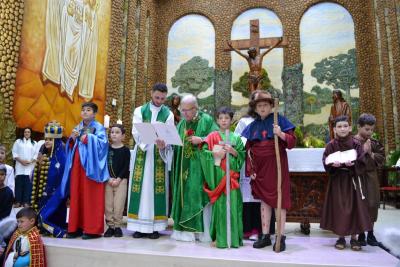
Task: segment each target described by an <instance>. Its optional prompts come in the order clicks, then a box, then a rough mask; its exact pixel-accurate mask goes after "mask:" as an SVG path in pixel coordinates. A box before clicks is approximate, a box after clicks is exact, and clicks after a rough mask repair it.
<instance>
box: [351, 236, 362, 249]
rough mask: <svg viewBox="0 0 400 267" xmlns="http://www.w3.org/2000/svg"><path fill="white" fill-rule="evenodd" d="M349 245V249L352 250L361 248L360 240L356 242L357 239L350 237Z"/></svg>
mask: <svg viewBox="0 0 400 267" xmlns="http://www.w3.org/2000/svg"><path fill="white" fill-rule="evenodd" d="M350 247H351V250H354V251H360V250H361V244H360V242H358V240H357V239H351V240H350Z"/></svg>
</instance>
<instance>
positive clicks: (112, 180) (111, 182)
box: [107, 178, 114, 186]
mask: <svg viewBox="0 0 400 267" xmlns="http://www.w3.org/2000/svg"><path fill="white" fill-rule="evenodd" d="M107 183H108V184H109V185H110V186H113V183H114V178H110V179H108V181H107Z"/></svg>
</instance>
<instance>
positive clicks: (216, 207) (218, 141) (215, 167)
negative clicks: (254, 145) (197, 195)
mask: <svg viewBox="0 0 400 267" xmlns="http://www.w3.org/2000/svg"><path fill="white" fill-rule="evenodd" d="M216 116H217V122H218V125H219V127H220V129H219V131H215V132H212V133H211V134H209V135H208V136H207V138H206V139H205V142H204V144H203V151H204V152H203V153H201V155H200V160H201V167H202V170H203V172H204V177H205V180H206V183H205V185H204V190H205V191H206V192H207V194H208V196H209V199H210V202H211V204H212V215H211V225H210V236H211V240H212V241H213V242H215V246H216V247H217V248H227V247H228V242H227V216H226V214H227V213H226V212H227V210H226V207H227V204H226V181H227V180H226V179H227V177H226V169H227V168H226V165H227V158H226V154H227V153H229V169H230V172H229V181H230V219H231V226H230V227H231V231H230V235H231V244H230V247H233V248H238V247H239V246H243V219H242V216H243V211H242V210H243V203H242V194H241V191H240V188H239V187H240V186H239V177H240V169H241V168H242V166H243V163H244V159H245V155H246V152H245V148H244V145H243V142H242V139H241V138H240V136H239V135H237V134H235V133H233V132H229V139H228V137H227V136H226V130H229V129H230V126H231V121H232V119H233V111H232V110H231V109H230V108H227V107H221V108H220V109H218V111H217V114H216ZM227 140H229V143H228V142H227Z"/></svg>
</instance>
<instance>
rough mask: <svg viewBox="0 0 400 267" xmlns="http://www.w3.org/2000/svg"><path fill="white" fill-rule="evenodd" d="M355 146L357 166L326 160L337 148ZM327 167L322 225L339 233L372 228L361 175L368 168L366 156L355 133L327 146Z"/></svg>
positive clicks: (355, 232) (336, 139) (325, 154)
mask: <svg viewBox="0 0 400 267" xmlns="http://www.w3.org/2000/svg"><path fill="white" fill-rule="evenodd" d="M350 149H355V150H356V151H357V160H356V161H355V165H354V166H351V167H347V166H345V165H344V164H343V165H342V166H341V167H339V168H336V167H333V166H332V165H326V164H325V159H326V157H328V156H329V155H330V154H332V153H334V152H337V151H346V150H350ZM322 161H323V164H324V167H325V170H326V171H327V172H328V174H329V180H328V186H327V190H326V195H325V202H324V207H323V210H322V216H321V225H320V227H321V228H322V229H325V230H331V231H332V232H334V233H335V234H337V235H338V236H346V235H351V234H358V233H363V232H365V231H369V230H371V229H372V224H371V220H370V217H369V213H368V202H367V200H366V199H365V193H366V188H365V186H363V184H362V182H361V178H360V176H362V175H363V174H364V170H365V155H364V152H363V150H362V146H361V144H360V142H359V141H357V140H356V139H354V138H353V137H352V136H350V135H349V136H347V137H344V138H335V139H333V140H331V141H330V142H329V143H328V145H327V146H326V148H325V152H324V154H323V157H322Z"/></svg>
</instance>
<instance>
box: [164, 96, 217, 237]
mask: <svg viewBox="0 0 400 267" xmlns="http://www.w3.org/2000/svg"><path fill="white" fill-rule="evenodd" d="M180 110H181V114H182V117H183V118H182V120H181V121H180V122H179V124H178V126H177V127H178V132H179V135H180V137H181V139H182V141H183V146H176V147H175V148H174V166H173V175H172V177H173V180H172V181H171V182H172V183H173V200H172V210H171V217H172V219H173V220H174V231H173V233H172V236H171V238H173V239H175V240H181V241H195V240H196V239H197V238H198V239H199V240H200V241H210V236H209V233H208V228H209V222H208V221H207V217H208V218H209V217H210V215H208V216H207V213H210V210H209V205H207V204H208V203H209V200H208V197H207V194H206V193H205V192H204V191H203V184H204V175H203V172H202V171H201V165H200V154H201V153H202V149H201V145H202V143H203V141H204V138H205V137H206V136H207V135H208V134H209V133H211V132H213V131H215V130H218V126H217V124H216V123H215V122H214V120H213V118H212V117H211V116H209V115H208V114H206V113H203V112H201V111H199V108H198V103H197V99H196V97H195V96H193V95H186V96H184V97H183V98H182V101H181V105H180ZM206 206H207V207H206ZM205 207H206V208H205ZM203 212H204V213H205V215H206V216H204V217H205V218H204V220H203ZM196 234H197V235H196Z"/></svg>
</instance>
